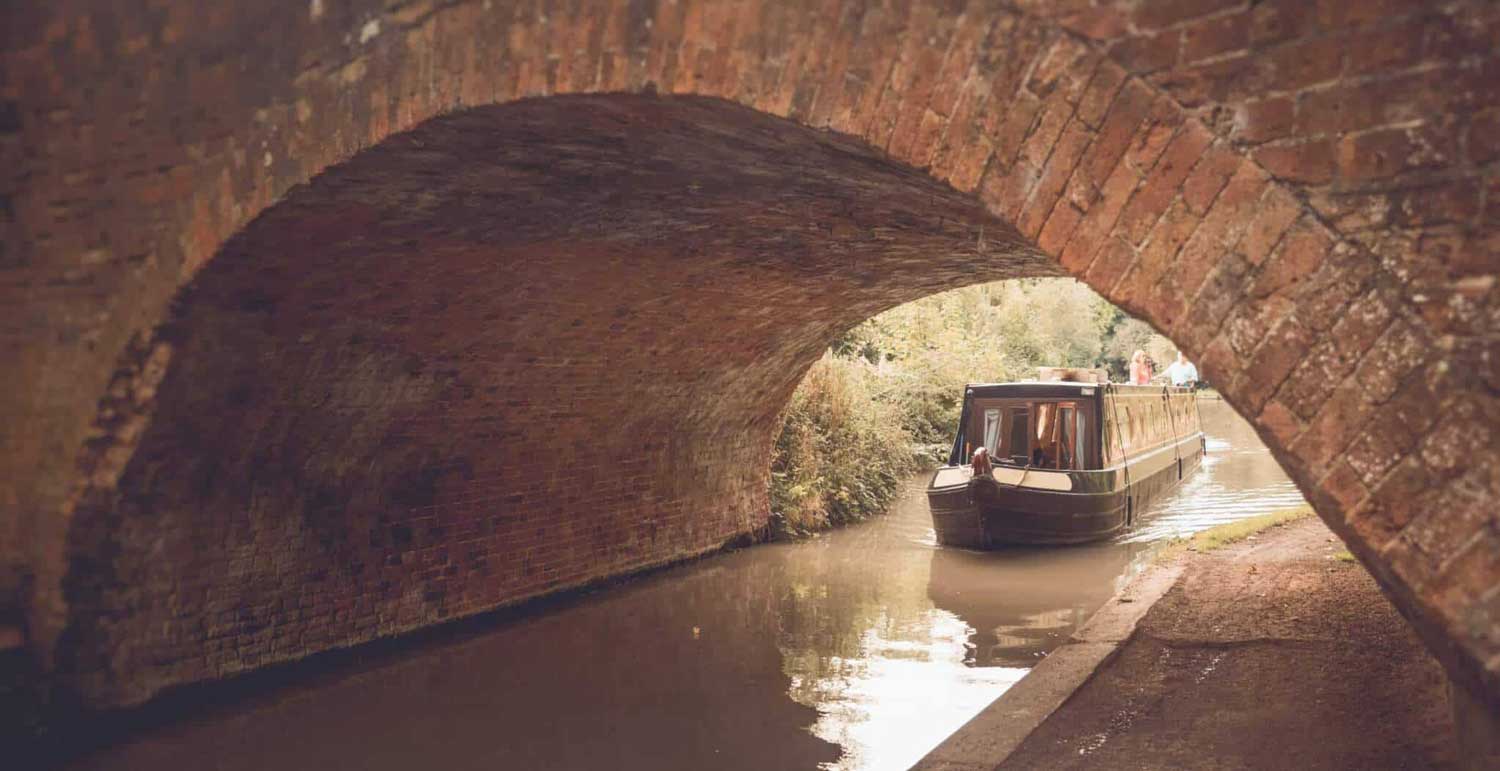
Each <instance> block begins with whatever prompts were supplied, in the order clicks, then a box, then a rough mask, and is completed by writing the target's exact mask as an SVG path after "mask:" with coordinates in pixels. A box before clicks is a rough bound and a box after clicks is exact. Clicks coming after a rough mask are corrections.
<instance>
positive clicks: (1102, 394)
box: [927, 367, 1206, 549]
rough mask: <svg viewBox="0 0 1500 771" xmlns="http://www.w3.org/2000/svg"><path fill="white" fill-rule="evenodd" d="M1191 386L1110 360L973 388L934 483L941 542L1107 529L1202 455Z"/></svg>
mask: <svg viewBox="0 0 1500 771" xmlns="http://www.w3.org/2000/svg"><path fill="white" fill-rule="evenodd" d="M1205 446H1206V445H1205V442H1204V438H1203V428H1202V424H1201V421H1200V419H1199V415H1198V402H1197V397H1196V394H1194V392H1193V391H1192V390H1191V389H1188V388H1173V387H1171V386H1136V385H1122V384H1119V383H1111V382H1109V379H1108V377H1107V376H1106V375H1105V374H1104V372H1102V371H1100V370H1080V369H1065V368H1054V367H1044V368H1042V371H1041V377H1040V378H1039V379H1037V380H1033V381H1023V382H1014V383H976V384H971V385H968V386H966V387H965V389H964V401H963V411H962V413H961V416H960V418H959V425H958V435H957V436H956V437H955V438H954V440H953V448H952V451H951V453H950V454H949V457H948V465H946V466H943V467H942V468H939V469H938V470H937V472H936V473H934V474H933V476H932V482H931V483H930V484H929V485H928V487H927V502H928V505H929V507H930V508H931V510H932V526H933V529H934V530H935V531H936V532H937V540H938V543H940V544H943V545H945V546H961V547H964V548H969V549H992V548H995V547H998V546H1004V545H1008V544H1073V543H1085V542H1088V541H1098V540H1102V539H1105V538H1109V537H1111V536H1113V535H1115V534H1117V533H1118V532H1120V531H1121V530H1122V529H1124V528H1125V527H1127V526H1128V525H1129V524H1130V523H1131V522H1132V521H1133V519H1134V518H1135V517H1136V516H1137V515H1138V514H1139V513H1140V512H1141V511H1142V510H1143V509H1144V508H1145V506H1146V505H1147V504H1148V503H1150V501H1151V500H1152V499H1154V498H1156V497H1157V496H1159V495H1161V494H1162V493H1163V492H1165V491H1166V490H1168V489H1170V488H1171V487H1172V486H1173V485H1175V484H1177V483H1178V482H1180V481H1182V480H1183V479H1185V478H1186V477H1187V476H1188V475H1189V474H1191V473H1193V472H1194V471H1196V470H1197V469H1198V467H1199V466H1200V465H1201V464H1202V462H1203V453H1204V450H1205Z"/></svg>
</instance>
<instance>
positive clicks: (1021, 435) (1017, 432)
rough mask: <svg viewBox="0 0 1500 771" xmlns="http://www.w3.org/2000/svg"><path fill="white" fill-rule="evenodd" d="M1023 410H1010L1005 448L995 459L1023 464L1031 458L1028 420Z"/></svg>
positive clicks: (1013, 408)
mask: <svg viewBox="0 0 1500 771" xmlns="http://www.w3.org/2000/svg"><path fill="white" fill-rule="evenodd" d="M1029 417H1030V416H1029V415H1028V414H1027V411H1026V410H1025V409H1024V408H1016V407H1012V408H1011V409H1010V433H1009V434H1008V435H1007V436H1006V441H1005V446H1004V447H1003V448H1001V450H1002V452H1000V453H998V455H997V457H999V458H1001V459H1002V460H1007V461H1011V462H1025V460H1026V459H1027V458H1030V457H1031V442H1030V441H1029V437H1030V420H1029Z"/></svg>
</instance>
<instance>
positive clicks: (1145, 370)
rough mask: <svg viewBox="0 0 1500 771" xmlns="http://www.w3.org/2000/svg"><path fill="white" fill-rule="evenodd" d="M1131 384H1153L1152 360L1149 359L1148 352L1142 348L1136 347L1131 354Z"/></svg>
mask: <svg viewBox="0 0 1500 771" xmlns="http://www.w3.org/2000/svg"><path fill="white" fill-rule="evenodd" d="M1130 384H1131V385H1150V384H1151V360H1150V359H1147V358H1146V352H1145V351H1142V350H1140V349H1136V352H1135V353H1133V354H1131V355H1130Z"/></svg>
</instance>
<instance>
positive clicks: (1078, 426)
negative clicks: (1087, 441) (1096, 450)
mask: <svg viewBox="0 0 1500 771" xmlns="http://www.w3.org/2000/svg"><path fill="white" fill-rule="evenodd" d="M1084 436H1086V434H1085V433H1084V426H1083V411H1082V410H1078V411H1076V412H1074V413H1073V468H1075V469H1081V468H1083V467H1084V465H1085V464H1084V461H1085V458H1084V455H1083V448H1084V443H1083V438H1084Z"/></svg>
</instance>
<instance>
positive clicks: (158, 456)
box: [0, 0, 1500, 703]
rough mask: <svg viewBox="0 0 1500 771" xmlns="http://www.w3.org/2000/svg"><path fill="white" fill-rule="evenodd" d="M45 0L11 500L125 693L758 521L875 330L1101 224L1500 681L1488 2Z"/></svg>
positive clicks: (1128, 280)
mask: <svg viewBox="0 0 1500 771" xmlns="http://www.w3.org/2000/svg"><path fill="white" fill-rule="evenodd" d="M7 13H8V14H9V15H10V18H9V19H7V22H8V23H7V25H6V26H7V36H6V38H5V54H4V55H5V61H4V65H5V66H4V67H3V78H4V80H3V93H0V99H3V101H0V153H3V154H4V159H5V160H6V161H7V163H6V169H7V172H6V176H5V177H4V182H3V183H0V184H3V185H4V190H0V195H3V196H4V198H3V201H4V203H5V206H4V207H3V209H0V215H3V216H0V227H3V228H4V229H5V250H4V252H3V253H0V304H3V306H4V307H6V308H7V311H6V312H5V313H4V314H0V350H3V353H4V356H5V360H6V361H7V362H13V366H12V367H11V370H12V371H13V372H14V373H15V374H16V376H15V377H11V378H8V379H6V380H4V381H3V384H0V388H3V389H4V391H3V392H0V421H3V423H4V425H6V426H7V428H6V430H5V431H4V432H3V433H0V442H3V446H0V505H3V506H4V507H5V508H6V509H7V511H14V512H17V515H16V516H7V517H5V518H4V521H5V524H4V525H3V527H4V528H5V529H4V530H0V536H4V537H5V541H6V542H7V543H10V544H21V545H24V548H18V547H12V548H11V549H10V550H9V552H8V553H7V554H6V558H7V563H8V566H9V567H8V572H9V573H10V574H14V575H16V576H28V577H29V580H30V581H31V586H32V587H33V588H32V589H31V596H30V597H29V599H28V600H27V605H28V609H29V614H30V617H31V629H30V633H31V635H32V639H33V644H34V646H35V647H36V649H37V650H38V655H39V656H42V657H43V658H44V660H46V661H48V662H50V663H51V664H53V665H54V666H55V668H56V669H57V671H59V672H60V673H62V674H64V675H66V676H68V677H70V678H71V682H72V683H73V685H74V687H75V688H76V689H77V690H78V691H79V692H80V693H82V694H83V695H84V696H85V697H86V698H89V699H91V700H93V701H95V702H98V703H121V702H129V701H136V700H139V699H142V698H146V697H148V696H149V695H150V694H151V693H153V692H155V691H156V690H157V689H159V688H160V687H162V686H165V685H169V684H172V683H177V682H187V681H193V680H199V679H204V678H211V677H215V676H219V675H222V674H226V673H229V672H234V671H239V670H243V669H246V668H250V667H255V666H260V665H263V664H266V663H271V662H274V661H279V660H285V659H289V658H295V657H299V656H302V655H305V654H307V653H309V652H312V651H316V650H320V649H324V648H328V647H333V646H339V645H346V644H353V643H357V642H360V641H362V640H367V639H370V638H372V637H374V636H377V635H381V634H389V633H394V632H399V631H401V630H402V629H409V628H412V627H414V626H418V625H422V624H427V623H432V622H434V621H437V620H440V619H442V618H447V617H452V616H455V615H462V614H465V613H473V612H477V611H480V610H484V609H486V608H490V607H495V606H498V605H501V604H505V603H509V602H514V601H517V600H519V599H522V598H524V597H526V596H531V595H534V594H537V593H539V592H545V591H550V590H554V589H557V588H561V587H565V586H570V585H576V584H578V583H580V582H584V581H587V580H590V579H593V578H597V577H600V576H604V575H610V574H615V573H619V572H623V571H628V570H631V569H635V568H638V567H641V566H645V565H650V564H659V563H661V562H663V561H667V560H671V559H674V558H679V557H682V556H686V555H689V554H693V553H698V552H701V551H703V550H704V549H708V548H712V547H713V546H714V545H716V544H718V543H722V542H723V541H724V540H727V539H729V538H732V537H734V536H736V535H738V534H742V533H745V532H748V531H751V530H754V529H755V528H756V527H757V526H758V525H759V524H760V523H761V522H763V521H764V516H765V511H764V508H765V500H764V491H763V488H764V481H765V474H766V472H765V469H764V466H765V463H764V461H765V456H766V448H767V446H768V443H769V441H770V437H769V432H770V430H771V428H772V426H773V424H774V416H775V413H776V411H777V410H778V409H779V408H780V406H781V404H782V403H783V401H784V399H785V397H786V395H787V394H788V393H789V390H790V388H791V387H792V385H794V383H795V381H796V378H797V374H798V373H799V372H800V371H801V370H802V369H803V368H804V367H805V366H806V364H807V363H808V362H810V361H811V359H812V358H813V357H814V356H815V355H816V352H817V350H818V349H819V348H820V347H821V345H822V344H823V343H824V342H825V341H826V340H827V339H828V338H829V337H831V336H832V335H833V334H835V333H836V332H837V330H838V329H839V328H840V327H841V326H842V325H846V324H848V323H852V322H853V321H856V320H858V319H859V318H860V317H862V315H868V314H870V313H873V312H875V311H877V310H879V309H881V308H883V307H887V306H889V305H890V304H892V303H895V302H899V301H901V300H904V299H909V298H913V297H916V296H920V295H921V294H924V293H927V292H931V291H936V290H938V289H941V288H946V287H951V286H957V285H960V284H962V283H965V282H969V281H974V280H983V279H989V278H995V277H1004V276H1019V275H1037V274H1041V273H1045V272H1049V271H1055V270H1058V269H1059V268H1058V266H1060V267H1061V268H1062V269H1066V270H1067V271H1069V272H1071V273H1073V274H1074V275H1078V276H1080V277H1082V278H1083V279H1084V280H1086V281H1088V282H1089V283H1090V284H1091V285H1093V286H1094V287H1096V288H1098V289H1099V290H1100V291H1101V292H1103V293H1104V294H1105V295H1106V296H1107V297H1109V298H1110V299H1112V300H1114V301H1115V302H1117V303H1119V304H1121V305H1122V306H1124V307H1126V308H1127V309H1129V310H1131V311H1132V312H1134V313H1137V314H1138V315H1140V316H1142V317H1143V318H1146V319H1147V320H1149V321H1151V322H1152V323H1153V324H1155V325H1156V326H1158V327H1159V328H1160V329H1162V330H1163V331H1164V332H1166V333H1168V334H1170V335H1171V336H1172V337H1173V338H1174V339H1176V340H1178V341H1179V342H1181V343H1182V344H1183V346H1184V347H1185V348H1186V349H1187V350H1188V351H1189V352H1190V353H1192V354H1193V355H1195V356H1196V357H1198V358H1199V359H1200V360H1201V362H1202V366H1203V367H1204V369H1206V370H1207V371H1208V372H1210V373H1213V377H1214V378H1215V379H1216V381H1217V382H1218V383H1219V385H1220V386H1221V388H1222V390H1223V392H1224V393H1225V395H1226V396H1227V398H1229V399H1230V401H1231V402H1232V403H1233V404H1234V405H1235V406H1236V407H1237V408H1238V409H1240V410H1241V411H1242V412H1244V413H1245V414H1246V415H1248V416H1250V417H1251V419H1252V421H1253V422H1254V423H1255V424H1256V425H1257V427H1258V428H1259V430H1260V431H1261V433H1262V436H1263V437H1265V439H1266V440H1267V442H1268V443H1269V444H1270V445H1271V447H1272V449H1273V450H1274V451H1275V452H1276V453H1277V456H1278V457H1279V458H1280V459H1281V461H1282V462H1283V464H1284V465H1285V466H1286V467H1287V469H1288V471H1289V472H1290V473H1291V474H1292V476H1293V478H1294V479H1296V481H1297V482H1298V484H1299V485H1300V486H1301V487H1302V489H1303V490H1304V491H1305V492H1306V493H1308V495H1309V497H1310V498H1311V499H1312V500H1313V502H1314V504H1315V505H1316V507H1317V508H1318V511H1319V513H1320V514H1321V515H1322V516H1323V517H1324V518H1325V519H1326V520H1327V521H1329V523H1330V524H1331V525H1332V526H1333V527H1334V528H1335V529H1336V530H1337V531H1338V532H1339V533H1340V534H1341V535H1342V536H1343V537H1344V538H1345V540H1346V541H1348V543H1349V545H1350V548H1351V549H1352V550H1353V551H1354V552H1355V553H1356V554H1358V555H1359V556H1360V557H1361V559H1362V560H1363V561H1364V562H1365V563H1366V564H1367V565H1368V566H1369V567H1370V568H1371V569H1372V571H1373V572H1374V573H1375V574H1376V576H1377V578H1378V579H1379V580H1380V581H1381V584H1382V585H1383V586H1384V587H1385V588H1386V590H1387V591H1388V592H1389V593H1390V594H1391V596H1392V598H1393V599H1394V600H1395V602H1396V603H1397V606H1398V607H1399V608H1400V609H1401V610H1402V612H1403V613H1405V614H1406V615H1407V616H1408V617H1409V618H1411V619H1412V620H1413V622H1414V623H1415V624H1416V626H1417V628H1418V629H1419V630H1420V631H1421V632H1422V634H1423V636H1424V637H1425V639H1426V640H1427V641H1428V642H1429V644H1430V645H1431V646H1432V648H1433V650H1434V651H1435V652H1436V653H1437V655H1438V656H1439V657H1440V658H1441V659H1442V660H1443V661H1444V663H1445V665H1446V666H1447V667H1448V668H1449V671H1450V672H1451V673H1453V674H1454V676H1455V678H1456V680H1457V681H1458V682H1459V683H1460V684H1461V685H1462V686H1463V687H1465V688H1468V689H1469V690H1470V692H1471V693H1473V694H1475V695H1476V696H1478V697H1480V698H1482V699H1488V700H1490V701H1491V703H1496V702H1500V558H1497V557H1496V555H1497V554H1500V515H1497V514H1496V511H1497V509H1496V506H1495V503H1496V501H1497V500H1500V474H1497V466H1500V443H1497V441H1496V437H1495V433H1494V431H1495V428H1496V427H1497V426H1500V400H1497V397H1496V390H1497V388H1500V361H1497V359H1500V354H1497V350H1496V349H1497V345H1500V303H1497V301H1496V292H1495V281H1496V278H1497V274H1500V264H1497V263H1500V259H1497V257H1496V256H1495V255H1496V246H1497V243H1500V242H1497V239H1500V235H1497V233H1500V203H1497V200H1500V199H1497V197H1496V194H1497V192H1500V181H1497V180H1500V173H1497V172H1500V143H1497V142H1496V141H1495V139H1494V136H1495V134H1496V129H1500V117H1497V116H1500V98H1497V97H1500V93H1497V89H1500V57H1497V54H1496V53H1495V52H1496V51H1500V11H1497V9H1496V7H1495V6H1494V4H1492V3H1487V2H1480V1H1478V0H1475V1H1474V2H1449V3H1441V4H1434V3H1424V2H1418V1H1417V0H1379V1H1378V2H1377V1H1371V2H1336V1H1334V0H1329V1H1328V2H1308V1H1298V2H1291V1H1288V2H1281V1H1280V0H1267V1H1266V2H1258V3H1248V2H1233V1H1231V0H1097V1H1096V0H1063V1H1062V2H1042V1H1041V0H1036V1H1035V2H1032V1H1030V0H1027V1H1024V2H1011V3H1002V2H979V1H978V0H972V1H971V2H967V3H965V2H950V3H937V2H931V3H929V2H914V3H900V4H892V5H891V6H889V7H884V6H877V5H873V4H863V3H842V4H819V5H816V6H814V5H813V4H790V3H770V2H765V3H761V2H735V3H730V2H679V3H659V4H658V3H644V4H627V3H614V2H605V1H604V0H600V2H574V3H567V4H558V5H557V7H551V5H550V4H548V3H545V2H541V3H533V4H527V5H526V6H525V7H518V6H517V5H514V4H509V3H502V2H492V1H491V0H482V1H480V0H471V1H468V2H441V3H440V2H405V3H380V2H375V1H374V0H367V1H365V2H360V1H358V0H352V1H351V2H334V1H333V0H321V1H317V2H309V3H306V4H304V5H303V6H302V7H301V8H298V9H295V12H294V11H292V10H288V9H287V8H286V7H285V6H276V7H274V8H273V7H268V6H267V5H266V4H261V3H248V2H245V3H240V2H226V3H212V4H195V3H162V4H158V5H156V6H153V7H152V9H151V10H150V11H149V12H147V11H142V12H139V13H125V12H123V11H118V10H113V9H110V10H101V9H98V8H95V7H94V6H93V4H88V3H83V2H76V3H70V2H59V3H46V4H42V3H34V4H27V5H24V6H22V7H19V8H14V9H10V10H8V12H7ZM602 92H610V93H614V92H625V93H633V94H647V95H654V96H647V97H645V98H638V99H631V98H625V97H612V98H609V99H593V100H577V99H553V98H548V99H534V100H529V101H517V100H525V99H527V98H529V97H555V96H556V95H561V94H583V93H602ZM669 94H676V95H696V96H698V97H712V98H716V99H718V100H723V101H713V100H703V99H692V100H681V99H677V98H667V96H666V95H669ZM484 105H500V106H498V107H483V106H484ZM736 105H738V106H736ZM476 107H477V108H478V109H469V108H476ZM450 113H452V115H449V114H450ZM445 115H446V116H448V117H440V116H445ZM803 127H805V128H803ZM819 129H826V130H828V132H829V133H827V134H822V135H819V134H817V133H815V132H814V131H812V130H819ZM406 131H411V133H406V134H403V133H401V132H406ZM840 135H847V137H849V138H843V137H841V136H840ZM362 148H373V149H371V150H370V151H369V152H367V153H363V154H360V155H358V156H355V155H354V154H355V153H356V152H357V151H359V150H361V149H362ZM351 156H353V159H352V160H350V158H351ZM345 161H347V163H345ZM911 169H916V170H925V171H926V172H927V173H928V175H922V174H920V173H914V172H913V171H911ZM324 170H329V171H328V173H327V174H325V175H323V176H321V177H318V178H316V179H313V178H314V175H317V174H319V173H320V172H323V171H324ZM710 170H711V173H710ZM929 175H930V176H929ZM309 180H311V182H310V184H307V185H306V186H305V187H299V185H302V184H303V183H307V182H309ZM277 202H279V203H277ZM273 203H274V204H276V205H275V206H272V204H273ZM257 216H259V219H256V218H257ZM252 220H253V221H252ZM236 233H238V235H235V234H236ZM1039 254H1046V255H1051V257H1052V258H1055V262H1050V261H1048V260H1044V259H1039V258H1038V255H1039ZM216 255H217V256H216ZM179 292H182V294H181V299H180V300H179V301H178V302H176V303H175V304H174V303H172V302H171V301H172V298H173V297H174V296H177V295H178V293H179ZM174 307H175V310H173V309H172V308H174ZM112 378H113V380H112ZM7 580H11V579H7Z"/></svg>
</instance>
